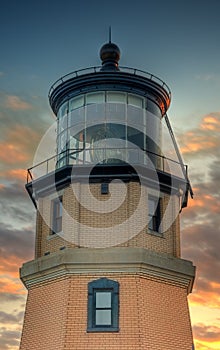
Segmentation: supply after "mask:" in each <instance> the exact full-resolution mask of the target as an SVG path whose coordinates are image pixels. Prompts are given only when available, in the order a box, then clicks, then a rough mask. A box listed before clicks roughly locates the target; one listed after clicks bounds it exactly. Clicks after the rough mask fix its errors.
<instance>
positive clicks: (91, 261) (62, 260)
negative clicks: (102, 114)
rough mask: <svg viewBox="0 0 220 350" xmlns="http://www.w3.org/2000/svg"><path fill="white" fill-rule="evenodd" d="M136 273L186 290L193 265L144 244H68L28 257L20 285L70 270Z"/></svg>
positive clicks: (66, 274) (70, 272)
mask: <svg viewBox="0 0 220 350" xmlns="http://www.w3.org/2000/svg"><path fill="white" fill-rule="evenodd" d="M111 273H114V274H115V273H125V274H139V275H141V276H143V277H145V278H150V279H155V280H160V281H162V282H163V283H169V284H175V285H178V286H180V287H182V288H186V289H187V292H188V293H190V292H191V290H192V286H193V281H194V277H195V267H194V266H193V264H192V262H190V261H188V260H183V259H178V258H175V257H172V256H168V255H165V254H159V253H156V252H153V251H151V250H147V249H144V248H133V247H114V248H104V249H94V248H93V249H91V248H74V249H73V248H68V249H65V250H62V251H59V252H57V253H52V254H50V255H48V256H44V257H41V258H39V259H36V260H33V261H29V262H27V263H25V264H23V266H22V268H21V269H20V277H21V280H22V282H23V283H24V285H25V286H26V287H27V288H28V289H29V288H30V287H31V286H33V285H36V284H39V283H44V282H48V281H50V280H53V279H55V278H62V277H66V276H69V275H74V274H84V275H89V274H93V275H94V274H96V275H97V274H98V275H105V274H111Z"/></svg>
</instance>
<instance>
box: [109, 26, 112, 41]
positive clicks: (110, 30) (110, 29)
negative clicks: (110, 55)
mask: <svg viewBox="0 0 220 350" xmlns="http://www.w3.org/2000/svg"><path fill="white" fill-rule="evenodd" d="M111 42H112V28H111V26H109V43H111Z"/></svg>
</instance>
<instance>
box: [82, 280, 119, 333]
mask: <svg viewBox="0 0 220 350" xmlns="http://www.w3.org/2000/svg"><path fill="white" fill-rule="evenodd" d="M118 318H119V283H118V282H116V281H112V280H109V279H107V278H100V279H98V280H95V281H92V282H90V283H89V284H88V328H87V331H88V332H117V331H118V330H119V329H118V323H119V321H118Z"/></svg>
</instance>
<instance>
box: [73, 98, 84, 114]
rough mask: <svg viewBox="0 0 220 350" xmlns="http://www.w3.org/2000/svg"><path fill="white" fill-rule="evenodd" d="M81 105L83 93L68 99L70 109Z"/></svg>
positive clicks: (82, 104) (82, 103)
mask: <svg viewBox="0 0 220 350" xmlns="http://www.w3.org/2000/svg"><path fill="white" fill-rule="evenodd" d="M82 106H84V95H80V96H76V97H73V98H72V99H71V100H70V111H72V110H73V109H76V108H79V107H82Z"/></svg>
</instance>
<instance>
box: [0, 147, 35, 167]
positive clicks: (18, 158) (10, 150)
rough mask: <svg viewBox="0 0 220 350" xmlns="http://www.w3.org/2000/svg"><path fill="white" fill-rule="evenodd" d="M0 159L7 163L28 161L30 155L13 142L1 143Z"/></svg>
mask: <svg viewBox="0 0 220 350" xmlns="http://www.w3.org/2000/svg"><path fill="white" fill-rule="evenodd" d="M0 159H1V161H2V162H4V163H6V164H15V163H20V162H26V161H27V160H28V155H27V154H25V153H23V152H21V150H20V149H19V147H16V146H15V145H13V144H10V143H9V144H7V143H0Z"/></svg>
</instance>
